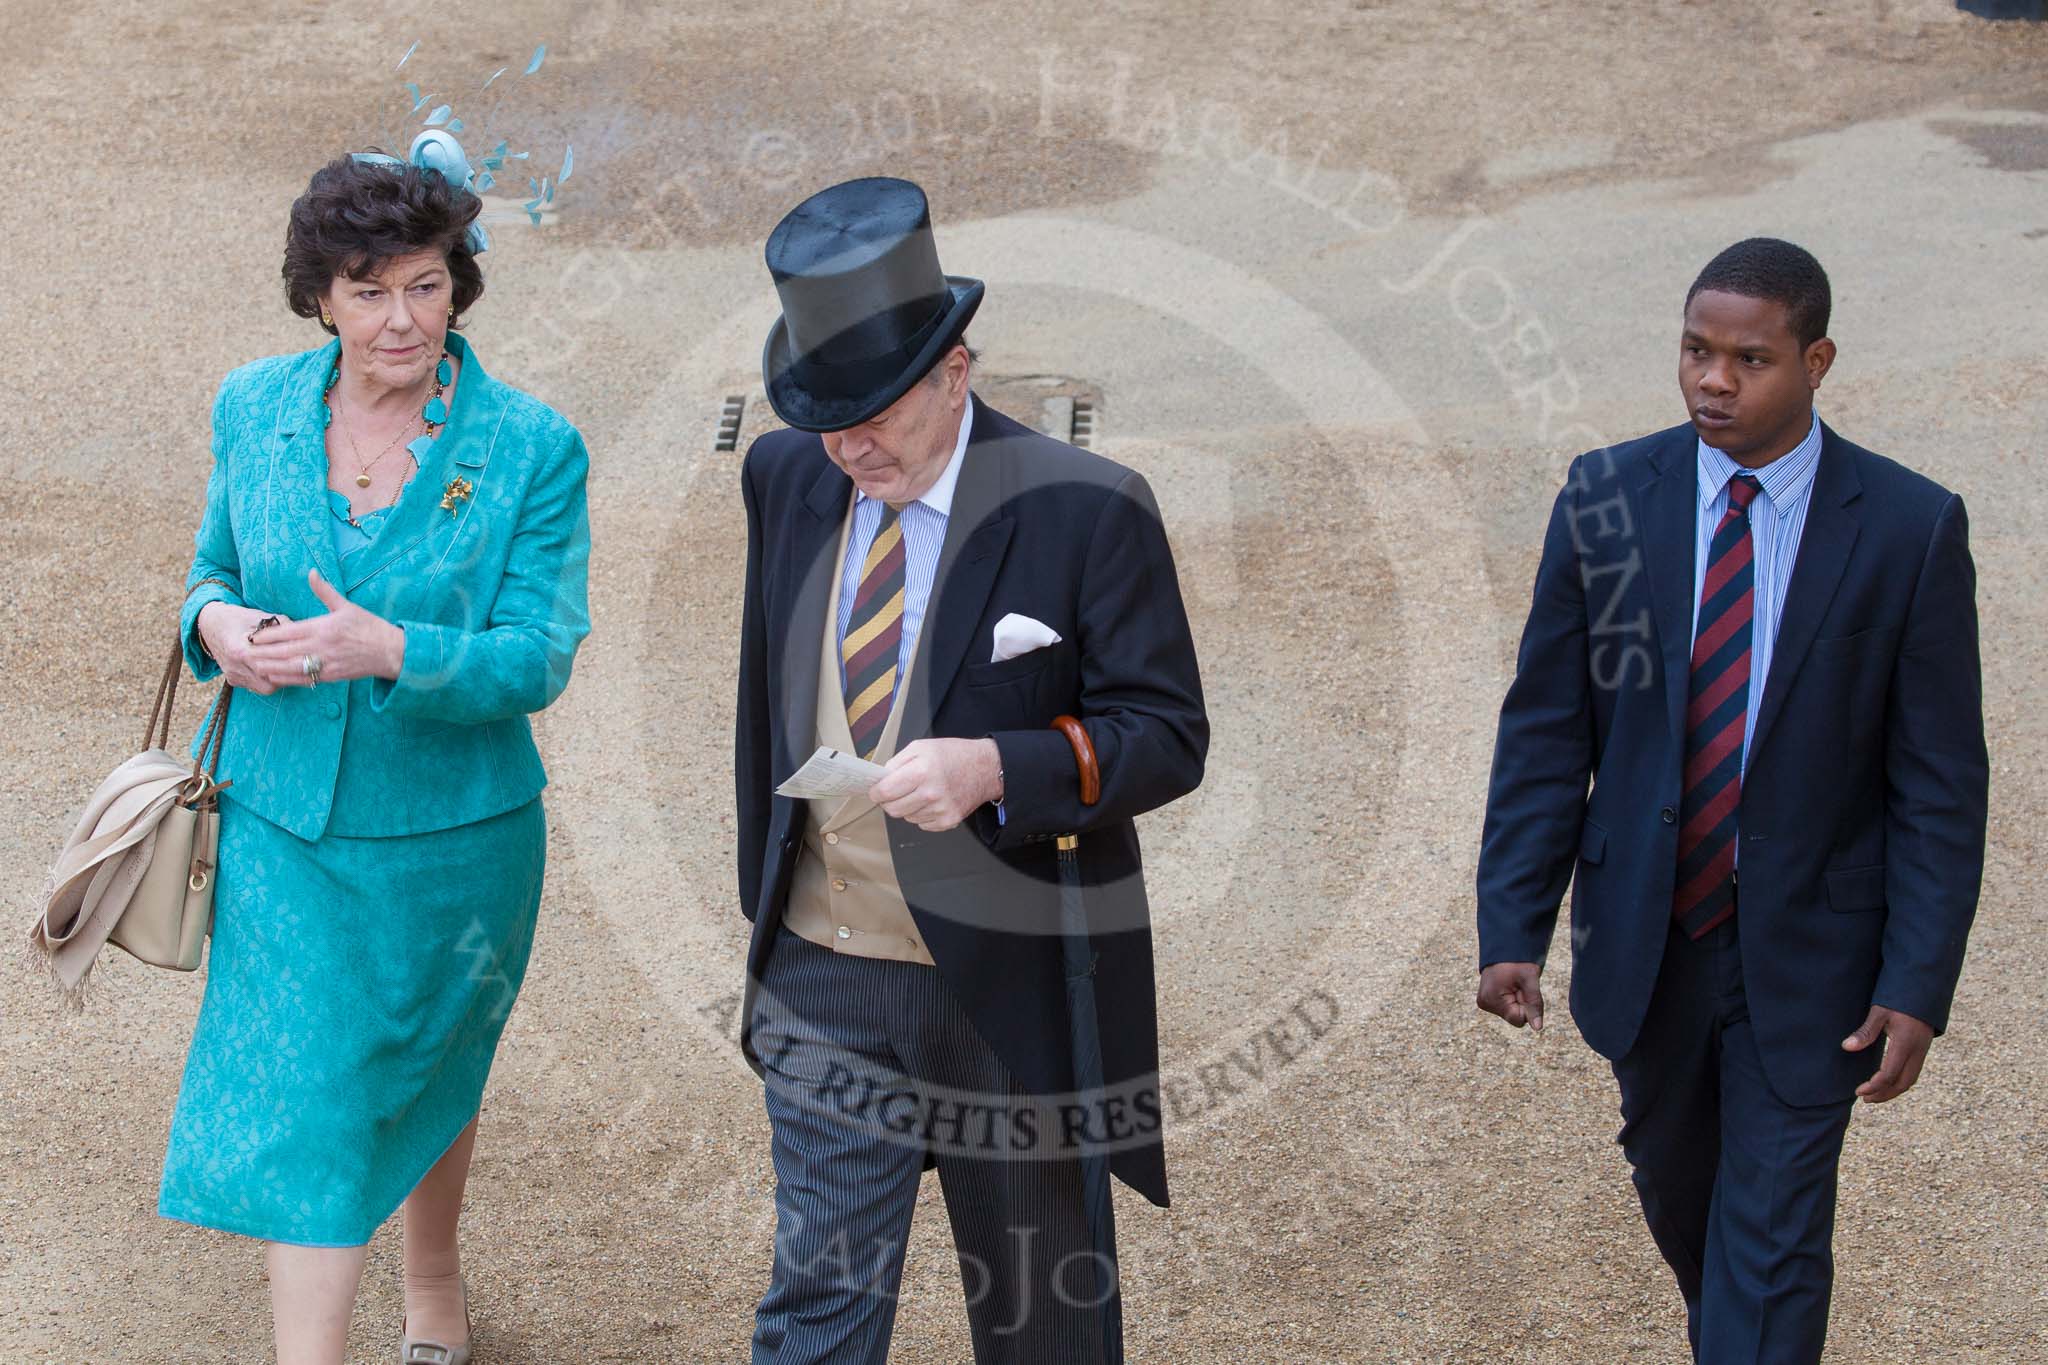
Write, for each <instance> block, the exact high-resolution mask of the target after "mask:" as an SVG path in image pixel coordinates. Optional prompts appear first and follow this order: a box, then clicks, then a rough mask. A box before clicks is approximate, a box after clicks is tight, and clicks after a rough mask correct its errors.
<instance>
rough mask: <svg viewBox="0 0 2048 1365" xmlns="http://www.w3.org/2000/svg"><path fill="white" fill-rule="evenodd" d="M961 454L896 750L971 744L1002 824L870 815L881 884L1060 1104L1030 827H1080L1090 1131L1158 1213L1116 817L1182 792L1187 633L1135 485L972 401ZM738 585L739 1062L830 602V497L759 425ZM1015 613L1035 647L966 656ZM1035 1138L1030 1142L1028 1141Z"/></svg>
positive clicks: (1195, 710)
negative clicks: (994, 784) (987, 741)
mask: <svg viewBox="0 0 2048 1365" xmlns="http://www.w3.org/2000/svg"><path fill="white" fill-rule="evenodd" d="M974 409H975V411H974V421H973V425H972V426H971V427H970V429H969V432H968V445H967V450H966V453H965V455H964V456H963V457H962V463H961V468H960V476H959V482H958V483H957V484H956V486H955V488H954V492H953V506H952V511H951V514H950V515H949V517H948V519H947V525H946V536H945V540H944V542H943V544H942V546H941V548H940V551H939V563H938V572H937V575H936V577H935V578H934V581H933V585H932V598H931V602H930V603H929V604H928V606H927V608H926V612H925V617H924V624H923V626H922V628H921V630H920V633H919V634H920V638H919V641H918V644H917V649H918V651H919V652H918V657H917V662H916V664H915V666H914V667H913V669H912V671H911V681H910V684H909V691H908V692H907V693H905V695H904V696H903V697H902V698H901V699H900V700H899V702H898V705H900V706H902V707H903V708H905V709H904V714H903V724H902V727H901V731H900V739H899V748H900V747H901V746H902V745H907V744H909V743H910V742H911V741H912V740H916V739H920V738H925V737H928V736H952V737H965V738H981V737H983V736H989V737H992V738H994V740H995V741H996V745H997V747H998V748H999V749H1000V750H1001V752H1002V766H1003V774H1004V778H1003V782H1004V811H1005V814H1006V816H1007V822H1006V823H1002V824H998V823H997V820H996V817H995V813H994V810H993V808H992V807H988V806H984V807H982V808H981V809H980V810H979V811H977V812H976V813H975V816H974V818H973V819H972V820H971V821H970V822H968V823H967V824H963V825H961V826H959V827H957V828H955V829H952V830H949V831H946V832H945V833H942V834H928V833H926V832H925V831H923V830H921V829H919V828H918V827H917V826H915V825H912V824H909V823H906V822H904V821H901V820H896V819H890V820H889V821H888V829H889V841H890V848H891V853H892V856H893V859H894V862H895V865H896V874H897V880H898V881H899V882H900V883H901V885H902V887H903V893H904V898H905V899H906V900H907V901H908V902H909V905H910V913H911V916H912V918H913V919H915V920H916V921H917V924H918V926H919V928H920V930H921V931H922V934H923V937H924V942H925V946H926V948H927V949H928V950H929V951H930V953H931V955H932V960H933V961H934V962H935V963H937V965H938V970H939V972H940V974H941V975H942V976H943V977H944V978H945V980H946V983H947V985H948V986H950V987H951V988H952V989H953V992H954V994H955V995H956V996H957V997H958V998H959V1000H960V1002H961V1004H962V1005H963V1006H964V1007H965V1008H966V1010H967V1013H968V1015H969V1017H970V1018H971V1019H972V1020H973V1021H974V1025H975V1028H976V1029H977V1030H978V1031H979V1032H980V1034H981V1036H982V1037H983V1038H984V1039H986V1040H987V1042H988V1043H989V1045H990V1046H991V1047H992V1048H994V1050H995V1052H996V1054H997V1055H998V1056H999V1057H1001V1058H1002V1060H1003V1062H1004V1064H1005V1065H1006V1066H1007V1067H1008V1068H1009V1070H1010V1071H1011V1073H1012V1074H1013V1075H1014V1076H1015V1077H1016V1078H1017V1080H1018V1082H1019V1083H1020V1084H1021V1085H1022V1086H1023V1087H1024V1088H1025V1089H1026V1090H1027V1091H1029V1092H1032V1093H1034V1094H1060V1093H1063V1092H1066V1091H1069V1090H1071V1089H1072V1086H1073V1078H1072V1065H1071V1048H1070V1044H1069V1035H1068V1020H1067V995H1066V975H1065V971H1064V967H1063V962H1062V955H1061V939H1060V909H1059V904H1060V902H1059V880H1058V876H1059V874H1058V865H1057V862H1056V854H1055V850H1054V844H1053V842H1052V840H1053V836H1055V835H1058V834H1066V833H1077V834H1080V835H1081V836H1082V838H1081V847H1080V862H1081V870H1082V876H1083V880H1084V885H1085V886H1086V888H1087V897H1088V901H1087V904H1088V913H1089V924H1090V928H1091V931H1092V936H1093V939H1094V947H1095V950H1096V954H1097V958H1096V979H1095V994H1096V1006H1097V1011H1096V1012H1097V1016H1098V1023H1099V1027H1100V1032H1101V1037H1102V1056H1103V1074H1104V1078H1105V1082H1106V1085H1107V1086H1108V1088H1109V1090H1110V1092H1112V1093H1116V1094H1120V1095H1122V1096H1124V1097H1125V1098H1126V1099H1127V1101H1128V1102H1127V1103H1126V1104H1124V1105H1123V1106H1121V1108H1120V1110H1119V1112H1118V1113H1117V1114H1116V1115H1113V1116H1112V1115H1108V1114H1102V1115H1099V1116H1098V1117H1099V1118H1100V1119H1101V1122H1100V1123H1097V1124H1094V1125H1092V1126H1091V1130H1090V1131H1091V1132H1092V1133H1095V1134H1096V1135H1098V1136H1100V1135H1102V1134H1105V1133H1106V1134H1107V1136H1108V1137H1109V1138H1110V1139H1111V1143H1112V1151H1111V1158H1110V1169H1111V1170H1112V1171H1113V1172H1114V1173H1115V1174H1116V1175H1117V1176H1118V1177H1119V1178H1121V1179H1122V1180H1124V1181H1125V1182H1126V1183H1127V1184H1129V1185H1130V1186H1131V1187H1132V1188H1134V1189H1136V1190H1137V1191H1139V1192H1140V1193H1141V1194H1143V1195H1145V1196H1146V1197H1147V1198H1148V1199H1151V1200H1152V1201H1153V1202H1154V1203H1157V1204H1162V1205H1163V1204H1165V1203H1166V1201H1167V1190H1166V1162H1165V1156H1164V1151H1163V1148H1162V1146H1161V1144H1160V1131H1159V1130H1160V1120H1161V1114H1160V1106H1159V1095H1158V1070H1159V1042H1158V1023H1157V1017H1156V1013H1155V1001H1154V995H1153V973H1152V933H1151V927H1150V919H1149V912H1148V909H1147V905H1146V900H1145V880H1144V871H1143V867H1142V864H1141V862H1140V858H1139V851H1138V832H1137V829H1136V827H1135V826H1134V825H1133V823H1132V821H1133V818H1134V817H1136V816H1137V815H1139V814H1141V813H1143V812H1145V811H1148V810H1151V809H1153V808H1155V807H1158V806H1163V805H1165V804H1166V803H1167V802H1169V801H1172V800H1174V799H1175V798H1177V797H1180V796H1184V795H1186V794H1187V793H1188V792H1191V791H1193V790H1194V789H1195V787H1196V786H1197V785H1198V784H1199V783H1200V782H1201V779H1202V766H1203V761H1204V758H1205V756H1206V754H1207V751H1208V743H1209V722H1208V717H1207V715H1206V713H1205V711H1204V709H1203V705H1202V684H1201V678H1200V675H1199V673H1198V670H1197V668H1196V662H1195V647H1194V641H1193V639H1192V637H1191V636H1190V634H1189V631H1188V620H1187V613H1186V610H1185V608H1184V607H1183V606H1182V603H1181V596H1180V586H1179V580H1178V578H1177V576H1176V575H1175V572H1174V566H1173V555H1172V552H1171V550H1170V549H1169V548H1168V545H1167V540H1166V532H1165V528H1164V527H1163V526H1162V525H1161V523H1160V519H1159V508H1158V505H1157V503H1156V502H1154V500H1153V497H1152V491H1151V489H1150V488H1149V487H1148V486H1147V485H1146V483H1145V480H1144V479H1143V478H1142V477H1141V476H1140V475H1138V474H1137V473H1135V472H1134V471H1132V470H1130V469H1126V468H1125V467H1123V466H1122V465H1118V464H1114V463H1112V462H1111V461H1109V460H1106V459H1103V458H1102V457H1101V456H1099V455H1093V454H1090V453H1089V452H1087V451H1085V450H1078V449H1076V448H1075V447H1073V446H1070V445H1066V444H1064V443H1062V442H1059V441H1055V440H1052V439H1051V438H1049V437H1046V436H1042V435H1040V434H1038V433H1037V432H1035V431H1032V430H1031V429H1029V428H1028V427H1025V426H1022V425H1020V424H1019V423H1017V422H1014V421H1012V420H1011V419H1010V418H1008V417H1005V416H1003V415H1002V414H1001V413H998V412H996V411H994V410H993V409H991V408H990V407H988V406H987V405H986V404H985V403H983V402H981V400H980V399H979V398H977V399H976V400H975V404H974ZM740 483H741V488H742V491H743V493H744V495H745V499H746V508H747V587H746V605H745V611H744V619H743V623H742V626H741V650H740V674H739V705H738V736H737V743H736V751H737V752H736V760H735V764H734V768H735V775H736V776H735V780H736V784H737V788H738V791H737V799H738V812H739V841H738V842H739V889H740V908H741V911H742V913H744V914H745V915H746V916H747V918H748V919H750V920H752V921H753V922H754V930H753V940H752V944H751V947H750V950H749V952H748V959H747V968H748V970H747V995H746V1005H745V1006H744V1007H743V1009H742V1012H741V1018H742V1037H741V1045H742V1047H743V1048H745V1050H746V1054H747V1057H748V1060H749V1061H750V1062H752V1063H753V1064H754V1066H755V1067H756V1069H758V1068H759V1066H760V1060H759V1057H758V1056H757V1055H756V1053H755V1052H754V1049H753V1047H752V1035H751V1031H750V1029H751V1021H752V1015H753V1000H754V994H755V986H756V983H758V982H759V980H760V979H761V971H762V968H763V967H764V966H765V965H766V963H767V960H768V953H769V950H770V949H771V948H772V947H773V945H774V942H775V931H776V928H777V926H778V925H780V924H781V922H782V915H783V910H784V909H785V907H786V906H787V904H788V901H789V889H790V882H791V874H792V872H793V870H794V868H795V866H796V859H797V854H798V850H799V849H800V848H801V846H802V833H803V818H804V812H803V803H802V802H800V801H797V800H794V799H792V798H789V797H782V796H777V795H775V787H776V785H777V784H778V783H780V782H781V781H782V780H783V779H784V778H786V777H788V776H789V775H790V774H791V773H793V772H795V771H796V769H797V768H798V767H799V766H801V765H802V763H803V761H804V760H805V759H806V758H808V757H810V755H811V752H812V750H813V749H815V748H816V747H817V743H818V727H817V711H816V706H817V695H818V694H817V688H818V684H819V678H818V641H819V639H820V638H822V635H823V632H824V629H825V613H826V612H827V611H829V610H830V609H831V607H832V604H833V602H834V601H835V597H834V593H835V590H836V588H837V585H838V582H839V567H840V566H839V564H838V562H837V560H836V558H835V556H834V551H835V550H836V549H837V547H838V544H839V528H840V525H841V523H842V521H843V520H844V518H845V515H846V506H847V500H848V499H849V498H850V497H851V496H852V495H853V482H852V480H851V479H849V478H848V477H847V476H846V475H845V474H844V473H843V472H841V470H840V469H839V468H838V466H836V465H834V464H833V463H832V462H831V460H830V459H829V458H828V457H827V456H826V454H825V447H824V443H823V442H822V441H821V440H819V438H818V437H816V436H814V435H810V434H808V433H805V432H800V431H775V432H770V433H769V434H767V435H765V436H763V437H761V438H760V439H759V440H757V441H756V442H754V444H753V446H752V448H751V449H750V450H749V451H748V452H747V458H746V461H745V464H744V466H743V468H742V470H741V476H740ZM1011 612H1017V613H1021V614H1023V615H1026V616H1030V617H1034V618H1036V619H1038V620H1040V621H1042V622H1044V623H1045V624H1046V625H1048V626H1050V627H1052V629H1053V630H1054V631H1056V632H1058V634H1059V636H1060V640H1059V643H1057V644H1054V645H1051V646H1048V647H1046V648H1044V649H1039V650H1033V651H1031V652H1029V653H1026V654H1022V655H1019V656H1017V657H1015V658H1011V659H1005V660H1003V661H1002V662H1000V663H996V662H991V661H990V657H989V656H990V653H991V646H992V643H993V638H994V631H995V623H996V622H997V621H999V620H1001V619H1002V618H1003V617H1004V616H1005V615H1007V614H1009V613H1011ZM1062 714H1067V715H1073V716H1076V717H1078V718H1079V719H1080V720H1081V723H1082V724H1083V725H1085V726H1086V727H1087V729H1088V734H1089V738H1090V739H1091V740H1092V741H1093V743H1094V746H1095V753H1096V758H1097V761H1098V763H1099V766H1100V768H1101V777H1102V791H1101V796H1100V799H1099V801H1098V802H1097V804H1095V805H1093V806H1083V805H1082V804H1081V793H1080V778H1079V775H1078V773H1077V771H1076V768H1075V764H1074V756H1073V751H1072V749H1071V748H1070V747H1069V746H1068V743H1067V741H1066V739H1065V738H1064V737H1063V736H1062V735H1060V734H1059V732H1058V731H1055V730H1052V729H1050V728H1048V727H1049V726H1050V725H1051V723H1052V720H1053V717H1055V716H1058V715H1062ZM1048 1136H1053V1135H1048Z"/></svg>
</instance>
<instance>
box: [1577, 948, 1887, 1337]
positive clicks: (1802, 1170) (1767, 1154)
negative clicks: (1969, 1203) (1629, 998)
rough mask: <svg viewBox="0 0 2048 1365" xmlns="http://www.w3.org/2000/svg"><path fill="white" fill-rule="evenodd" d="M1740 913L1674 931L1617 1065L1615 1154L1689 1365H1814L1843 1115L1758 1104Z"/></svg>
mask: <svg viewBox="0 0 2048 1365" xmlns="http://www.w3.org/2000/svg"><path fill="white" fill-rule="evenodd" d="M1741 918H1742V916H1741V912H1740V911H1739V910H1738V911H1737V913H1736V915H1735V917H1734V918H1733V919H1730V920H1728V921H1727V922H1726V923H1724V924H1722V925H1720V926H1719V927H1718V928H1716V929H1714V930H1712V931H1711V932H1710V933H1708V934H1707V935H1706V936H1705V937H1704V938H1701V939H1700V940H1698V941H1697V942H1695V941H1694V940H1692V939H1689V938H1687V937H1686V936H1685V935H1684V934H1682V933H1679V932H1678V931H1677V930H1675V929H1674V930H1673V931H1672V933H1671V935H1670V938H1669V940H1668V941H1667V942H1666V944H1665V947H1664V962H1663V965H1662V966H1661V967H1660V968H1659V969H1658V973H1657V986H1656V990H1655V991H1654V993H1653V994H1652V995H1651V998H1650V1010H1649V1014H1648V1016H1647V1017H1646V1019H1645V1020H1644V1023H1643V1029H1642V1033H1641V1034H1640V1035H1639V1036H1638V1037H1637V1039H1636V1043H1635V1046H1634V1047H1632V1048H1631V1049H1630V1050H1629V1051H1628V1053H1627V1055H1625V1056H1624V1057H1622V1059H1621V1060H1620V1061H1618V1062H1616V1063H1614V1074H1615V1078H1616V1079H1617V1080H1619V1081H1620V1082H1621V1115H1622V1129H1621V1136H1620V1142H1621V1146H1622V1150H1623V1151H1624V1152H1625V1153H1627V1156H1628V1160H1629V1164H1630V1166H1631V1167H1632V1168H1633V1174H1634V1178H1635V1186H1636V1193H1637V1194H1638V1195H1639V1196H1640V1197H1641V1199H1642V1204H1643V1217H1644V1218H1645V1220H1647V1222H1648V1223H1649V1226H1650V1235H1651V1236H1652V1237H1653V1238H1654V1239H1655V1240H1656V1243H1657V1249H1658V1250H1659V1251H1660V1252H1662V1253H1663V1255H1664V1259H1665V1261H1666V1262H1668V1263H1669V1264H1670V1266H1671V1270H1672V1273H1673V1274H1675V1275H1676V1276H1677V1277H1678V1287H1679V1291H1680V1292H1681V1293H1682V1294H1683V1295H1684V1296H1685V1309H1686V1317H1687V1328H1688V1331H1689V1333H1690V1335H1691V1338H1692V1349H1693V1358H1694V1359H1695V1360H1697V1361H1700V1362H1702V1365H1813V1362H1816V1361H1818V1360H1819V1359H1820V1357H1821V1348H1822V1346H1823V1344H1824V1343H1825V1341H1826V1338H1827V1325H1828V1300H1829V1296H1830V1294H1831V1293H1832V1291H1833V1288H1834V1271H1835V1266H1834V1247H1833V1242H1834V1227H1835V1171H1836V1166H1837V1163H1838V1161H1839V1159H1840V1157H1841V1152H1842V1136H1843V1134H1844V1133H1845V1132H1847V1131H1848V1127H1849V1109H1850V1106H1851V1105H1852V1104H1853V1103H1854V1101H1853V1100H1843V1101H1841V1102H1839V1103H1835V1104H1824V1105H1812V1106H1806V1105H1791V1104H1786V1103H1785V1102H1784V1101H1783V1100H1781V1099H1779V1098H1778V1096H1777V1095H1776V1094H1775V1093H1774V1092H1773V1091H1772V1090H1771V1086H1770V1082H1769V1081H1768V1080H1767V1079H1766V1078H1765V1076H1764V1069H1763V1063H1762V1059H1761V1058H1760V1057H1759V1056H1758V1054H1757V1047H1756V1035H1755V1031H1754V1029H1753V1028H1752V1027H1751V1025H1750V1020H1749V1005H1748V1001H1747V999H1746V997H1745V996H1744V993H1743V983H1742V945H1741V942H1740V934H1741V930H1740V928H1739V926H1740V924H1741Z"/></svg>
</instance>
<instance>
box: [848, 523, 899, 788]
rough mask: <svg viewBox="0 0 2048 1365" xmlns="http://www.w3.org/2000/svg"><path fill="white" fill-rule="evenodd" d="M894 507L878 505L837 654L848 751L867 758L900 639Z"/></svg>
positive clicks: (876, 741)
mask: <svg viewBox="0 0 2048 1365" xmlns="http://www.w3.org/2000/svg"><path fill="white" fill-rule="evenodd" d="M899 515H900V512H899V509H897V508H895V507H889V506H886V505H885V507H884V510H883V512H882V524H881V525H880V526H879V527H878V528H876V530H875V543H874V544H873V545H871V546H869V547H868V557H867V559H866V560H864V561H863V562H862V564H861V566H860V587H859V588H858V589H857V590H856V591H855V593H854V598H853V615H852V617H851V618H849V619H848V621H847V623H846V639H845V641H844V643H842V644H841V645H840V647H839V657H840V659H841V660H842V661H843V662H844V664H845V666H846V724H847V728H849V729H850V730H852V731H853V751H854V752H855V753H856V754H859V755H860V756H861V757H862V758H872V757H873V756H874V752H875V749H876V748H877V747H878V746H879V745H880V744H881V742H882V730H883V728H884V727H886V726H887V725H888V723H889V706H890V703H891V702H892V701H894V700H895V697H896V655H897V652H898V651H899V649H900V648H901V647H902V644H903V589H904V583H905V581H906V580H905V574H904V561H903V527H902V525H901V523H900V522H899V521H898V517H899Z"/></svg>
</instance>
